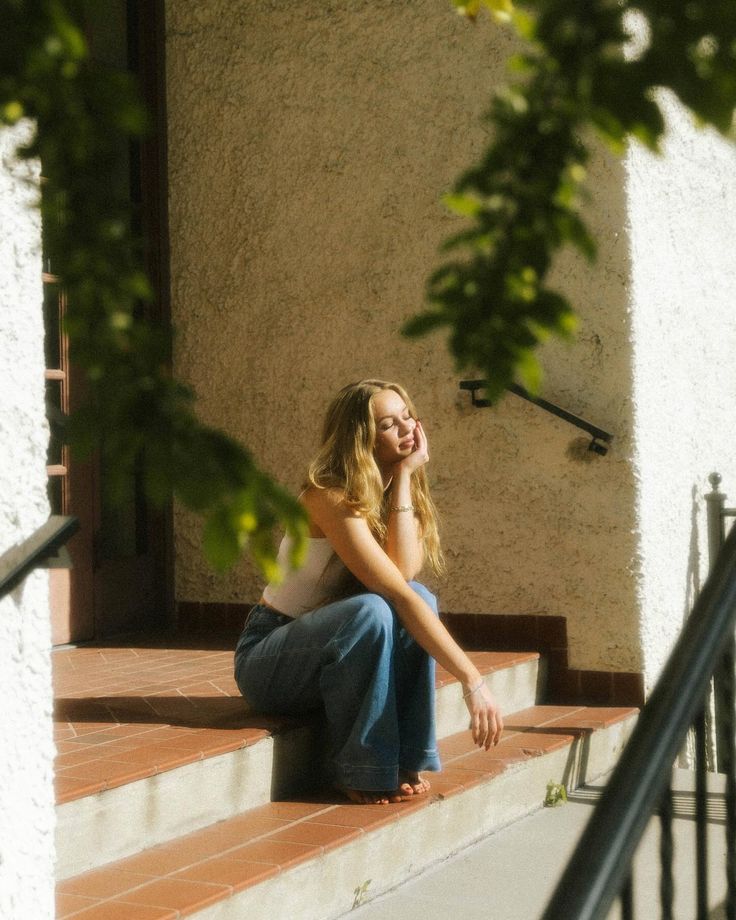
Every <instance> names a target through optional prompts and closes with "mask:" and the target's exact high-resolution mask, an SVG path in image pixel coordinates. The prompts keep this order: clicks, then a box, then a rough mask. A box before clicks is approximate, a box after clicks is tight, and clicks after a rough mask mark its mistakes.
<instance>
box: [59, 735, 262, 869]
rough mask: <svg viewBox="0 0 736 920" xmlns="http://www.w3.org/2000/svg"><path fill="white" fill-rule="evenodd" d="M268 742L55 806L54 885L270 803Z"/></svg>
mask: <svg viewBox="0 0 736 920" xmlns="http://www.w3.org/2000/svg"><path fill="white" fill-rule="evenodd" d="M273 748H274V743H273V739H271V738H267V739H265V740H263V741H261V742H259V743H258V744H255V745H253V746H252V747H246V748H242V749H241V750H238V751H235V752H233V753H230V754H226V755H222V756H220V757H211V758H209V759H207V760H200V761H197V762H196V763H192V764H187V765H186V766H183V767H179V768H178V769H176V770H169V771H167V772H165V773H159V774H157V775H156V776H151V777H148V778H147V779H145V780H140V781H138V782H135V783H129V784H127V785H124V786H119V787H118V788H116V789H108V790H106V791H105V792H100V793H97V794H95V795H89V796H85V797H84V798H82V799H77V800H75V801H73V802H68V803H66V804H64V805H59V806H57V811H56V815H57V824H56V877H57V879H63V878H68V877H70V876H72V875H77V874H78V873H80V872H84V871H85V870H87V869H92V868H95V867H97V866H102V865H104V864H105V863H108V862H112V861H113V860H116V859H122V858H123V857H124V856H130V855H131V854H133V853H137V852H138V851H140V850H145V849H148V848H149V847H152V846H154V845H155V844H157V843H163V842H164V841H165V840H171V839H172V838H175V837H180V836H182V835H183V834H188V833H191V832H192V831H195V830H198V829H199V828H202V827H206V826H207V825H209V824H213V823H214V822H215V821H222V820H223V819H225V818H230V817H232V816H233V815H235V814H238V813H240V812H243V811H246V810H247V809H249V808H255V807H257V806H258V805H262V804H263V803H264V802H267V801H269V798H270V792H271V770H272V765H273Z"/></svg>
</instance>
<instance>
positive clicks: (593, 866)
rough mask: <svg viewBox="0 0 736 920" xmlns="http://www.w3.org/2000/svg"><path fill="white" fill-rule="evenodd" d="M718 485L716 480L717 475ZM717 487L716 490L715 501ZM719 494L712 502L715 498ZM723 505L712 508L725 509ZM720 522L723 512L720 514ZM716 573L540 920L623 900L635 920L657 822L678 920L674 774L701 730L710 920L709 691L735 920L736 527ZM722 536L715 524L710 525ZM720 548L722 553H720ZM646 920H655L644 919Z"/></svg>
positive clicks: (700, 890) (702, 851)
mask: <svg viewBox="0 0 736 920" xmlns="http://www.w3.org/2000/svg"><path fill="white" fill-rule="evenodd" d="M713 475H717V474H713ZM719 483H720V477H717V480H716V481H714V478H713V476H712V477H711V484H712V485H713V488H714V492H717V491H718V490H717V486H718V484H719ZM711 494H712V493H711ZM723 499H725V496H723V497H722V499H721V498H718V499H713V498H711V499H710V500H709V501H710V504H713V505H716V504H719V505H720V508H721V510H722V511H726V512H728V513H733V509H725V507H724V505H723ZM719 513H720V512H719ZM724 516H725V515H723V514H721V517H720V520H721V537H720V539H719V541H718V542H717V544H715V545H714V546H713V549H714V550H715V549H717V548H718V547H719V546H720V549H719V551H718V552H717V556H716V557H715V560H714V561H713V564H712V566H711V571H710V574H709V576H708V579H707V580H706V583H705V585H704V587H703V590H702V592H701V594H700V596H699V598H698V599H697V601H696V603H695V606H694V607H693V610H692V613H691V614H690V616H689V618H688V620H687V622H686V624H685V627H684V629H683V630H682V633H681V635H680V637H679V639H678V641H677V643H676V645H675V648H674V650H673V652H672V654H671V655H670V657H669V659H668V661H667V664H666V665H665V667H664V669H663V671H662V674H661V676H660V678H659V680H658V682H657V685H656V687H655V689H654V691H653V693H652V695H651V697H650V698H649V700H648V702H647V704H646V705H645V706H644V708H643V710H642V712H641V715H640V716H639V720H638V722H637V725H636V728H635V729H634V732H633V734H632V736H631V739H630V741H629V743H628V744H627V746H626V748H625V750H624V752H623V754H622V755H621V758H620V760H619V762H618V764H617V766H616V768H615V770H614V771H613V773H612V775H611V778H610V780H609V782H608V785H607V786H606V789H605V791H604V793H603V795H602V797H601V799H600V801H599V803H598V805H597V807H596V809H595V811H594V813H593V815H592V816H591V819H590V821H589V823H588V825H587V826H586V828H585V830H584V832H583V835H582V837H581V838H580V841H579V843H578V846H577V848H576V849H575V852H574V853H573V856H572V858H571V860H570V862H569V863H568V865H567V868H566V869H565V872H564V873H563V875H562V878H561V879H560V881H559V884H558V886H557V888H556V890H555V892H554V894H553V896H552V898H551V900H550V902H549V904H548V905H547V909H546V911H545V913H544V915H543V917H542V920H603V918H605V917H606V916H607V915H608V912H609V910H610V908H611V906H612V904H613V903H614V901H615V899H616V898H617V897H619V898H620V902H621V916H622V918H623V920H632V918H633V917H634V899H633V890H634V889H633V868H632V860H633V856H634V853H635V850H636V848H637V846H638V844H639V841H640V839H641V837H642V834H643V833H644V829H645V828H646V826H647V824H648V823H649V821H650V819H651V817H652V816H653V815H655V814H658V815H659V820H660V825H661V832H660V861H661V876H660V903H661V913H660V916H661V917H662V920H671V918H672V917H673V913H672V911H673V903H674V887H675V886H674V873H673V849H674V845H673V812H674V809H673V792H672V785H671V776H672V767H673V764H674V762H675V759H676V757H677V755H678V752H679V751H680V750H681V748H682V746H683V743H684V741H685V738H686V736H687V733H688V731H689V729H690V727H691V726H694V729H695V803H696V805H695V812H696V815H695V818H696V834H695V838H696V846H695V850H696V852H695V860H694V863H695V867H696V876H697V879H696V892H697V907H696V914H695V916H696V917H697V920H707V918H708V917H709V909H708V894H709V883H708V860H707V836H706V830H707V812H706V808H707V784H706V783H707V774H706V762H707V761H706V756H707V751H706V745H707V742H706V718H705V707H706V701H707V699H708V697H709V693H710V688H711V681H712V680H713V681H714V682H715V686H716V687H717V693H718V695H719V696H720V701H719V717H720V720H721V725H720V735H721V738H722V743H721V749H720V755H719V756H720V762H719V769H720V770H721V771H722V772H724V773H725V774H726V777H725V811H726V818H725V825H724V833H725V837H726V841H725V842H726V880H727V896H726V902H725V905H724V909H725V914H724V916H725V918H726V920H736V724H735V721H736V720H735V718H734V713H735V710H736V693H735V683H736V682H735V680H734V668H735V667H736V642H735V640H734V628H735V627H736V527H734V528H732V529H731V533H730V534H729V536H728V537H727V538H726V539H725V540H724V539H723V533H724V530H723V525H722V521H723V517H724ZM713 532H714V533H715V524H714V525H713ZM721 543H722V546H721V545H720V544H721ZM646 920H649V917H647V918H646Z"/></svg>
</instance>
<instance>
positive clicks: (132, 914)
mask: <svg viewBox="0 0 736 920" xmlns="http://www.w3.org/2000/svg"><path fill="white" fill-rule="evenodd" d="M231 648H232V643H219V645H218V642H217V641H211V642H209V643H202V642H199V641H192V642H190V643H188V642H187V641H186V640H181V639H180V640H178V641H176V642H174V643H171V642H163V641H158V642H149V643H145V642H143V641H137V642H135V643H131V644H120V645H117V646H112V645H99V646H89V647H84V648H79V649H64V650H58V651H56V652H55V654H54V680H55V695H56V698H57V723H58V725H57V739H58V740H57V744H58V750H59V756H58V765H57V801H58V805H57V809H58V827H57V877H58V886H57V890H58V893H57V917H58V918H67V917H74V918H75V920H172V918H178V917H196V918H197V920H214V918H218V920H225V918H228V920H230V918H231V920H242V918H243V917H248V918H251V920H260V918H269V920H279V918H285V920H286V918H288V920H292V918H297V920H327V918H332V917H339V916H341V915H342V914H344V913H346V912H348V911H349V910H351V909H352V908H353V907H354V906H355V905H356V904H358V903H360V902H362V901H364V900H366V899H368V898H370V897H373V896H375V895H376V894H379V893H380V892H382V891H385V890H388V889H389V888H392V887H394V886H396V885H397V884H399V883H401V882H402V881H404V880H406V879H407V878H409V877H410V876H412V875H414V874H416V873H417V872H419V871H421V870H422V869H424V868H425V867H427V866H428V865H430V864H432V863H434V862H436V861H438V860H440V859H443V858H445V857H446V856H448V855H449V854H451V853H453V852H455V851H457V850H459V849H461V848H462V847H464V846H467V845H468V844H469V843H471V842H473V841H474V840H477V839H478V838H480V837H482V836H484V835H486V834H488V833H490V832H493V831H494V830H497V829H498V828H500V827H502V826H504V825H507V824H509V823H510V822H512V821H514V820H515V819H517V818H519V817H520V816H522V815H524V814H527V813H529V812H530V811H533V810H534V809H536V808H538V807H540V806H541V804H542V801H543V799H544V795H545V791H546V786H547V783H548V782H549V781H550V780H553V781H555V782H558V783H559V782H564V783H565V784H566V786H567V788H568V789H570V788H573V787H575V786H577V785H578V784H580V783H582V782H585V781H590V780H591V779H593V778H595V777H596V776H599V775H601V774H602V773H605V772H607V771H608V770H609V769H610V768H611V766H612V765H613V763H614V762H615V760H616V758H617V756H618V754H619V752H620V751H621V748H622V746H623V744H624V742H625V740H626V738H627V737H628V734H629V733H630V730H631V728H632V727H633V723H634V720H635V717H636V711H635V710H632V709H627V708H615V709H614V708H607V709H603V708H591V707H583V706H545V705H538V700H540V699H542V698H543V683H544V681H543V666H542V665H541V664H540V660H539V656H538V655H537V654H536V653H519V652H508V653H506V652H504V653H494V652H473V653H472V657H473V658H474V660H475V662H476V664H477V666H478V668H479V669H480V670H481V672H482V673H483V674H485V675H487V679H488V682H489V684H490V685H491V687H492V690H493V692H494V693H495V694H496V696H497V698H498V700H499V701H500V703H501V705H502V708H503V710H504V712H505V713H507V714H509V715H507V718H506V726H507V729H506V732H505V734H504V738H503V740H502V741H501V743H500V744H499V745H498V747H496V748H494V749H493V750H491V751H488V752H486V751H478V750H477V749H475V748H474V747H473V745H472V741H471V739H470V734H469V732H468V731H467V728H466V725H467V714H466V709H465V706H464V704H463V702H462V699H461V696H460V691H459V687H458V685H457V683H456V682H455V681H454V679H453V678H452V677H450V675H448V674H446V673H439V674H438V678H437V712H438V716H437V720H438V735H439V737H440V738H441V739H442V740H441V742H440V750H441V753H442V758H443V764H444V770H443V772H442V773H440V774H430V779H431V782H432V790H431V792H430V793H429V795H426V796H421V797H419V796H418V797H417V798H416V800H414V801H409V802H403V803H400V804H396V805H388V806H381V805H370V806H369V805H353V804H350V803H347V802H346V801H345V800H344V799H341V798H340V797H339V796H337V795H334V794H332V793H330V792H329V791H325V790H320V789H319V787H318V780H319V773H320V771H319V769H318V766H317V765H318V764H319V726H318V724H317V722H312V723H309V722H304V721H296V720H294V721H289V720H284V719H273V718H264V717H261V716H255V715H253V714H250V713H248V711H247V709H246V706H245V704H244V702H243V700H242V699H241V698H240V696H239V694H238V691H237V688H236V686H235V683H234V681H233V679H232V651H231Z"/></svg>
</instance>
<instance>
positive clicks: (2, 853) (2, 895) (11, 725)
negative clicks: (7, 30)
mask: <svg viewBox="0 0 736 920" xmlns="http://www.w3.org/2000/svg"><path fill="white" fill-rule="evenodd" d="M28 130H29V126H28V125H27V124H26V125H21V126H18V127H16V129H14V130H13V131H9V130H4V129H3V130H0V227H2V233H0V380H2V381H3V383H2V386H1V387H0V451H1V456H2V462H0V554H2V553H4V552H6V551H7V550H9V549H11V548H12V547H13V545H14V544H16V543H17V542H18V541H20V540H23V539H25V538H26V537H28V536H30V534H31V533H32V532H33V531H34V530H35V529H36V528H37V527H38V526H40V525H41V524H42V523H43V522H44V521H45V520H46V519H47V517H48V515H49V506H48V501H47V499H46V469H45V466H46V444H47V439H48V432H47V428H46V420H45V411H44V377H43V371H44V357H43V319H42V288H41V252H40V219H39V215H38V212H37V211H36V210H35V209H34V208H33V207H32V202H33V201H34V200H35V197H36V195H35V192H34V190H33V187H32V186H29V185H27V184H26V183H24V182H23V181H21V180H20V179H19V178H18V176H19V175H31V176H33V178H35V170H32V169H29V167H28V166H27V165H25V166H18V165H17V164H15V166H13V164H12V162H11V161H10V159H9V156H10V153H11V151H12V149H13V145H14V142H15V139H16V138H17V137H19V136H21V135H22V134H23V133H24V132H27V131H28ZM49 649H50V626H49V603H48V578H47V577H46V576H45V575H44V574H42V573H36V574H33V575H31V576H30V577H29V578H27V579H26V581H25V582H24V583H23V584H22V585H21V586H20V587H18V588H16V590H15V591H14V592H13V593H12V594H11V595H10V596H9V597H6V598H5V599H4V600H2V601H0V700H2V705H1V706H0V738H1V739H2V741H1V742H0V748H1V749H2V763H1V764H0V917H2V918H3V920H29V918H33V920H45V918H52V917H53V916H54V904H53V855H54V854H53V827H54V802H53V768H52V764H53V755H54V747H53V741H52V730H51V661H50V652H49Z"/></svg>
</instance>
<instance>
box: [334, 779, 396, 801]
mask: <svg viewBox="0 0 736 920" xmlns="http://www.w3.org/2000/svg"><path fill="white" fill-rule="evenodd" d="M335 789H337V790H338V792H342V794H343V795H344V796H347V798H349V799H350V801H351V802H355V804H356V805H388V804H389V803H396V802H402V801H404V799H405V798H406V795H405V794H402V793H401V792H400V791H399V790H398V789H396V790H394V791H393V792H373V791H371V790H364V789H349V788H348V787H347V786H340V785H339V784H338V783H336V784H335Z"/></svg>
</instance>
